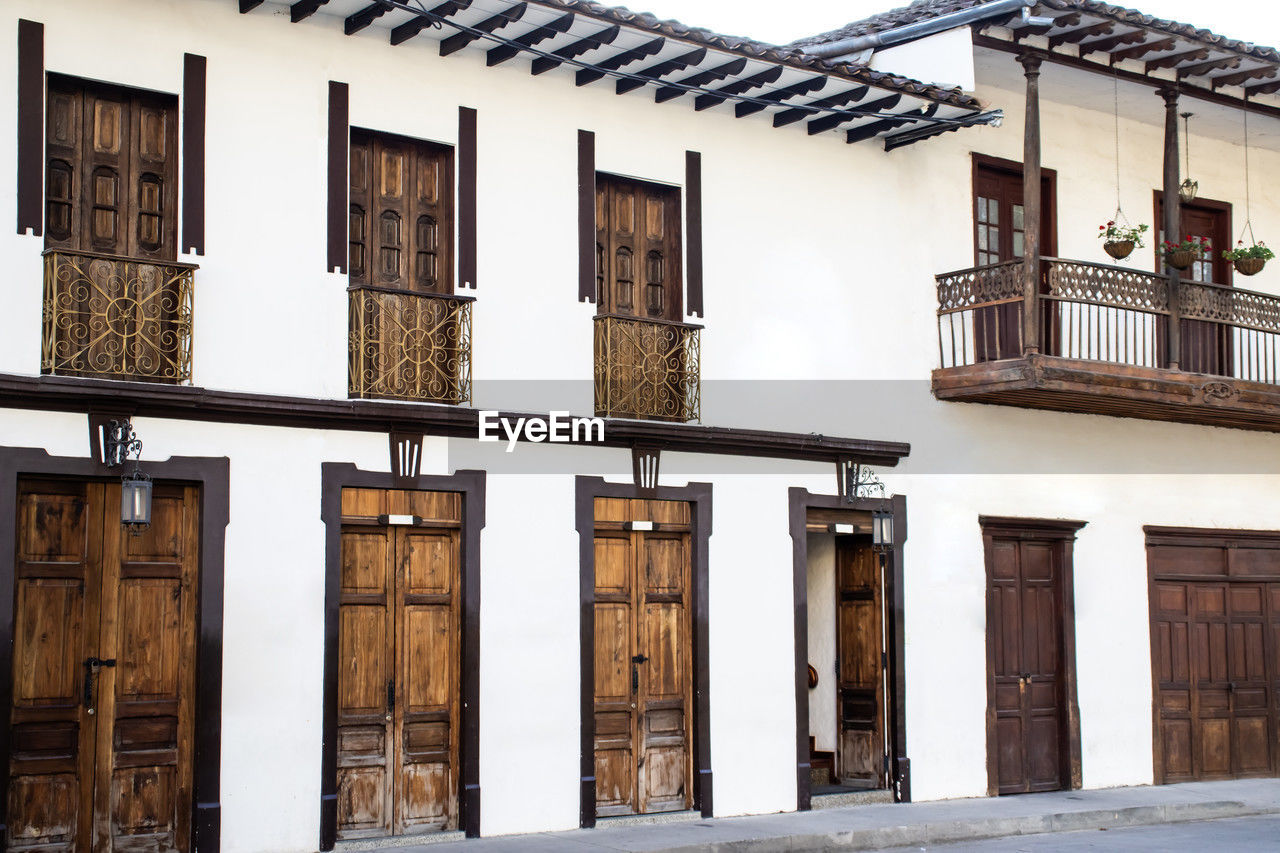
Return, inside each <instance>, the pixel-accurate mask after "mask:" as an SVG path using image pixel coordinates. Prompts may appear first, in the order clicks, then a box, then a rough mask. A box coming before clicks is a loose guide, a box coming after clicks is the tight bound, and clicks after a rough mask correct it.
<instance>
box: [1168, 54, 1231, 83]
mask: <svg viewBox="0 0 1280 853" xmlns="http://www.w3.org/2000/svg"><path fill="white" fill-rule="evenodd" d="M1239 67H1240V57H1239V56H1237V55H1235V54H1232V55H1231V56H1221V57H1219V58H1217V59H1211V60H1209V61H1208V62H1201V63H1198V64H1196V65H1188V66H1187V67H1185V68H1179V69H1178V77H1179V78H1186V77H1203V76H1204V75H1206V74H1208V73H1209V72H1210V71H1217V70H1218V69H1219V68H1239Z"/></svg>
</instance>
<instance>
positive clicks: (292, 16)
mask: <svg viewBox="0 0 1280 853" xmlns="http://www.w3.org/2000/svg"><path fill="white" fill-rule="evenodd" d="M328 2H329V0H298V2H297V3H294V4H293V5H292V6H290V7H289V20H290V21H291V22H293V23H295V24H296V23H298V21H302V20H305V19H307V18H310V17H311V16H312V15H314V14H315V13H316V10H317V9H319V8H320V7H321V6H323V5H324V4H325V3H328Z"/></svg>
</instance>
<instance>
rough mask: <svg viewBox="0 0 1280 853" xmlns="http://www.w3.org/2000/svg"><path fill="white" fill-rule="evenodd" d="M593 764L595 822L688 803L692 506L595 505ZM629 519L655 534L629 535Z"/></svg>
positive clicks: (609, 501) (604, 501) (600, 501)
mask: <svg viewBox="0 0 1280 853" xmlns="http://www.w3.org/2000/svg"><path fill="white" fill-rule="evenodd" d="M595 513H596V515H595V517H596V531H595V767H596V813H597V814H598V815H601V816H606V815H619V814H646V813H650V812H663V811H679V810H683V809H687V808H690V807H691V806H692V803H693V750H692V743H691V737H690V733H691V732H692V721H691V720H690V715H691V714H692V709H693V696H692V690H693V681H692V675H691V668H690V667H691V663H692V656H693V655H692V646H691V642H692V638H691V632H692V622H691V617H690V613H691V598H690V582H691V574H692V572H691V562H690V551H689V548H690V530H691V528H690V517H689V505H688V504H687V503H681V502H675V501H644V500H625V499H618V498H596V499H595ZM631 522H640V525H637V526H643V525H644V524H645V523H646V522H649V523H651V526H652V529H649V530H635V529H630V528H631Z"/></svg>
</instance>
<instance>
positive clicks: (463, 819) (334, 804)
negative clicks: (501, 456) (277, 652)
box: [319, 462, 485, 850]
mask: <svg viewBox="0 0 1280 853" xmlns="http://www.w3.org/2000/svg"><path fill="white" fill-rule="evenodd" d="M345 488H362V489H388V490H392V489H399V490H410V491H427V492H458V493H459V494H460V495H461V500H462V542H461V551H462V554H461V561H460V562H461V565H460V567H459V569H460V573H461V584H462V602H461V606H462V613H461V632H460V633H461V635H462V636H461V643H460V644H459V646H460V651H461V656H462V660H461V662H460V663H461V672H460V679H459V682H460V683H459V687H460V693H461V695H460V696H458V697H456V698H457V700H458V701H460V702H461V703H462V707H461V708H459V709H458V713H459V717H460V719H461V725H462V731H461V733H460V736H459V739H458V763H459V772H458V809H459V812H460V815H459V823H460V824H461V826H462V828H463V830H464V831H465V832H466V835H467V837H468V838H478V837H479V836H480V531H481V530H483V529H484V511H485V472H484V471H474V470H462V471H457V472H455V473H453V474H447V475H437V474H420V475H418V476H417V477H415V478H411V479H410V480H409V481H408V482H407V483H406V481H405V480H404V479H401V478H398V477H396V476H395V475H394V474H391V473H389V472H382V471H362V470H360V469H359V468H357V467H356V466H355V465H353V464H351V463H350V462H323V463H321V465H320V520H321V521H322V522H323V523H324V699H323V707H322V710H321V731H322V740H321V746H320V845H319V849H320V850H332V849H333V848H334V845H335V844H336V843H337V839H338V626H339V618H338V617H339V603H340V600H341V593H342V490H343V489H345Z"/></svg>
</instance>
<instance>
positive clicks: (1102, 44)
mask: <svg viewBox="0 0 1280 853" xmlns="http://www.w3.org/2000/svg"><path fill="white" fill-rule="evenodd" d="M1146 37H1147V31H1146V30H1130V31H1129V32H1127V33H1120V35H1118V36H1111V37H1109V38H1104V39H1098V40H1097V41H1088V42H1085V43H1084V44H1082V45H1080V55H1081V56H1087V55H1089V54H1090V53H1110V52H1111V51H1112V50H1113V49H1114V48H1117V47H1120V46H1121V45H1125V44H1138V43H1139V42H1141V41H1142V40H1143V39H1145V38H1146Z"/></svg>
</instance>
